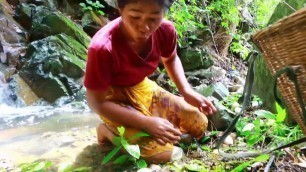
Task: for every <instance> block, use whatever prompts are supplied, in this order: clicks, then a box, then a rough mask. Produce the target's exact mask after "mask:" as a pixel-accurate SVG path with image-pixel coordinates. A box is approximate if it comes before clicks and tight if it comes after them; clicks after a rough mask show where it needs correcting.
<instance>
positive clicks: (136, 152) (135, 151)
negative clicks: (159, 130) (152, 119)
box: [125, 145, 140, 159]
mask: <svg viewBox="0 0 306 172" xmlns="http://www.w3.org/2000/svg"><path fill="white" fill-rule="evenodd" d="M125 150H126V151H128V153H129V154H130V155H132V156H133V157H134V158H136V159H139V157H140V149H139V146H138V145H127V146H126V148H125Z"/></svg>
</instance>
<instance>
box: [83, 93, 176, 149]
mask: <svg viewBox="0 0 306 172" xmlns="http://www.w3.org/2000/svg"><path fill="white" fill-rule="evenodd" d="M106 92H107V91H103V92H102V91H95V90H90V89H87V92H86V97H87V102H88V105H89V106H90V108H91V109H92V110H93V111H94V112H95V113H97V114H99V115H103V116H104V117H105V118H107V119H109V120H111V121H113V122H116V123H119V124H122V125H124V126H126V127H133V128H137V129H140V130H143V131H146V132H148V133H149V134H150V135H151V136H153V137H154V138H155V139H156V140H157V141H158V142H159V143H161V144H165V143H176V142H177V141H179V140H180V137H179V136H180V135H181V132H180V131H179V130H178V129H175V128H174V126H173V125H172V124H171V123H170V122H169V121H168V120H165V119H163V118H159V117H149V116H145V115H143V114H141V113H140V112H139V111H137V110H129V109H128V108H125V107H122V106H120V105H118V104H116V103H113V102H111V101H108V100H105V96H106Z"/></svg>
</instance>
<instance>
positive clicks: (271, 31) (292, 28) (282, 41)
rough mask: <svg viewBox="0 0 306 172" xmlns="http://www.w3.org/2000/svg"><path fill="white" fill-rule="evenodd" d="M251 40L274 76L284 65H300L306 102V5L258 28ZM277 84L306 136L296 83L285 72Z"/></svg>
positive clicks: (300, 78) (301, 88)
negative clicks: (265, 26) (270, 24)
mask: <svg viewBox="0 0 306 172" xmlns="http://www.w3.org/2000/svg"><path fill="white" fill-rule="evenodd" d="M252 39H253V42H254V43H255V44H257V46H258V47H259V48H260V49H261V51H262V53H263V55H264V58H265V60H266V62H267V65H268V67H269V69H270V71H271V73H272V74H273V75H274V74H275V73H276V72H277V71H278V70H280V69H281V68H283V67H286V66H298V71H297V72H296V74H297V78H298V83H299V86H300V91H301V94H302V95H301V96H302V99H303V101H304V102H306V8H303V9H301V10H299V11H297V12H295V13H293V14H292V15H290V16H288V17H286V18H284V19H282V20H280V21H278V22H276V23H275V24H273V25H272V26H270V27H268V28H266V29H264V30H262V31H259V32H258V33H256V34H255V35H254V36H253V37H252ZM277 85H278V88H279V90H280V92H281V94H282V96H283V98H284V100H285V103H286V105H287V107H288V108H289V111H290V114H291V115H292V117H293V119H294V120H296V122H297V123H298V124H299V125H300V127H301V129H302V131H303V133H304V135H306V125H305V123H304V121H303V114H302V109H301V107H300V104H299V103H298V100H297V95H296V91H295V87H294V84H293V83H292V82H291V81H290V80H289V78H288V77H287V76H286V75H284V74H283V75H282V76H281V77H279V79H278V81H277ZM305 120H306V119H305Z"/></svg>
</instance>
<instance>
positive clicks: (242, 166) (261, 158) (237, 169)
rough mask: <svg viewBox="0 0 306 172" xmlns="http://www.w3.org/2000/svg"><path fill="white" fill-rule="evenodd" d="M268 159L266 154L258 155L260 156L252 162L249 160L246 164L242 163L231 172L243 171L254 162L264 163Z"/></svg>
mask: <svg viewBox="0 0 306 172" xmlns="http://www.w3.org/2000/svg"><path fill="white" fill-rule="evenodd" d="M268 159H269V155H268V154H263V155H260V156H258V157H256V158H255V159H253V160H250V161H247V162H244V163H242V164H240V165H239V166H237V167H236V168H235V169H233V170H232V171H231V172H240V171H243V169H245V168H246V167H248V166H249V165H251V164H252V163H254V162H264V161H267V160H268Z"/></svg>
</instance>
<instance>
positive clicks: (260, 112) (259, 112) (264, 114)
mask: <svg viewBox="0 0 306 172" xmlns="http://www.w3.org/2000/svg"><path fill="white" fill-rule="evenodd" d="M254 113H255V114H256V115H257V116H258V117H260V118H266V119H275V115H274V114H273V113H271V112H269V111H266V110H257V111H255V112H254Z"/></svg>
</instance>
